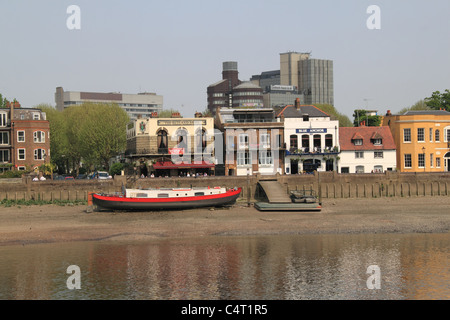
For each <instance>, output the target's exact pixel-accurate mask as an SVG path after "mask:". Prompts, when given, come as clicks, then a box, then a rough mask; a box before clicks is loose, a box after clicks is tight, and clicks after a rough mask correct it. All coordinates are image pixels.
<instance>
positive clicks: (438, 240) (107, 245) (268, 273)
mask: <svg viewBox="0 0 450 320" xmlns="http://www.w3.org/2000/svg"><path fill="white" fill-rule="evenodd" d="M449 239H450V237H449V235H448V234H362V235H287V236H261V237H259V236H258V237H256V236H255V237H205V238H195V239H175V240H173V239H171V240H167V239H158V240H149V241H140V242H116V241H111V242H75V243H62V244H36V245H26V246H6V247H0V299H11V300H12V299H108V300H110V299H152V300H156V299H164V300H170V299H188V300H191V299H198V300H201V299H212V300H217V299H242V300H247V299H252V300H263V299H264V300H272V299H277V300H292V299H295V300H297V299H450V272H449V265H450V261H449V244H450V243H449V242H450V241H449ZM71 265H76V266H78V267H79V268H80V269H79V270H80V273H79V274H80V278H79V280H80V281H79V283H80V284H81V289H73V290H69V289H68V287H67V280H68V279H69V277H71V275H72V274H71V273H70V274H68V273H67V268H68V267H69V266H71ZM374 265H376V266H378V268H379V271H380V273H379V275H380V278H379V279H380V280H379V281H378V283H379V284H380V288H379V289H377V288H375V289H369V288H368V279H369V278H372V277H375V276H376V274H375V275H374V276H372V275H371V274H369V273H367V272H368V268H369V267H370V266H374ZM74 275H76V273H74ZM72 283H76V279H75V280H74V281H73V282H72ZM372 283H373V284H376V283H377V278H375V280H374V281H371V284H372Z"/></svg>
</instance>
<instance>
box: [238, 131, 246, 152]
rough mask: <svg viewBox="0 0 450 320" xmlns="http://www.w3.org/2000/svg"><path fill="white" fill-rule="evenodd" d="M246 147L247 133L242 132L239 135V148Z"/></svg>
mask: <svg viewBox="0 0 450 320" xmlns="http://www.w3.org/2000/svg"><path fill="white" fill-rule="evenodd" d="M246 147H248V134H246V133H243V134H240V135H239V149H244V148H246Z"/></svg>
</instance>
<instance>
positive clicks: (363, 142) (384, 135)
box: [339, 126, 397, 173]
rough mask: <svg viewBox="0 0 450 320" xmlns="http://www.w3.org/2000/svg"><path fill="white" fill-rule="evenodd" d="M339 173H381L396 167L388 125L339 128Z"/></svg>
mask: <svg viewBox="0 0 450 320" xmlns="http://www.w3.org/2000/svg"><path fill="white" fill-rule="evenodd" d="M339 143H340V147H341V153H340V158H341V159H340V170H339V172H340V173H383V172H385V171H393V170H395V169H396V165H397V162H396V146H395V143H394V139H393V137H392V134H391V131H390V130H389V127H386V126H382V127H366V126H362V127H348V128H340V129H339Z"/></svg>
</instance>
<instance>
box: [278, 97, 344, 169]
mask: <svg viewBox="0 0 450 320" xmlns="http://www.w3.org/2000/svg"><path fill="white" fill-rule="evenodd" d="M276 117H277V118H281V121H282V122H284V141H285V143H286V156H285V160H284V161H285V163H284V168H285V173H286V174H297V173H301V172H313V171H315V170H317V171H334V170H337V160H338V158H337V157H338V154H339V121H338V120H331V117H330V115H328V114H327V113H325V112H323V111H322V110H320V109H318V108H317V107H315V106H312V105H300V101H299V99H297V100H296V102H295V105H294V106H292V105H290V106H286V107H284V108H278V109H277V111H276Z"/></svg>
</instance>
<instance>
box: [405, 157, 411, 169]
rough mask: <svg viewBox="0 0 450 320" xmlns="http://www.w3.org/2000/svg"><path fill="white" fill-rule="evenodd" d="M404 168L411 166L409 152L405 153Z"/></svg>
mask: <svg viewBox="0 0 450 320" xmlns="http://www.w3.org/2000/svg"><path fill="white" fill-rule="evenodd" d="M404 157H405V168H412V161H411V154H405V156H404Z"/></svg>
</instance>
